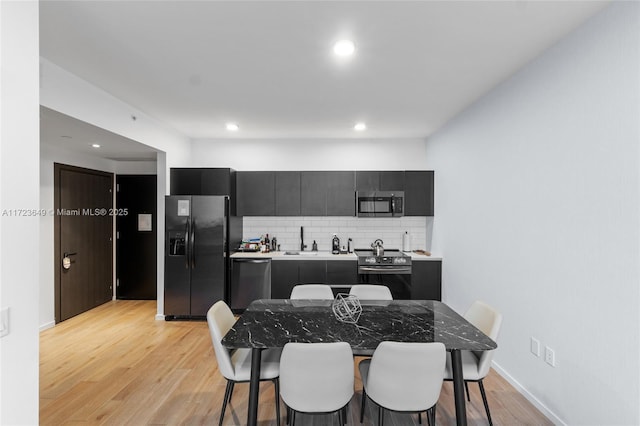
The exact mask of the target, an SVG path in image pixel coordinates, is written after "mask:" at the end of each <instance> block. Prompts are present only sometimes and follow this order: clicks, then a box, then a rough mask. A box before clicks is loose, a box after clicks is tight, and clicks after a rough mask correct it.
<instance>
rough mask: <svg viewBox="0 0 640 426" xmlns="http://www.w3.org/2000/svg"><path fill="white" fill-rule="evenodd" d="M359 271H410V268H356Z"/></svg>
mask: <svg viewBox="0 0 640 426" xmlns="http://www.w3.org/2000/svg"><path fill="white" fill-rule="evenodd" d="M358 271H359V272H377V273H388V272H405V273H410V272H411V268H367V267H362V266H361V267H360V268H358Z"/></svg>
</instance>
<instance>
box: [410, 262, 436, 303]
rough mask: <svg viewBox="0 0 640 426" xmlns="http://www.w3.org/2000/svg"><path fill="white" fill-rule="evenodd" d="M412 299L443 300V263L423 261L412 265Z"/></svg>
mask: <svg viewBox="0 0 640 426" xmlns="http://www.w3.org/2000/svg"><path fill="white" fill-rule="evenodd" d="M411 268H412V274H411V299H413V300H442V262H441V261H439V260H422V261H417V262H412V264H411Z"/></svg>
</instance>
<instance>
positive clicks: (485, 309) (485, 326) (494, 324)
mask: <svg viewBox="0 0 640 426" xmlns="http://www.w3.org/2000/svg"><path fill="white" fill-rule="evenodd" d="M463 316H464V318H465V319H466V320H467V321H469V322H470V323H471V324H473V325H474V326H475V327H476V328H477V329H479V330H480V331H482V332H483V333H484V334H486V335H487V336H489V337H490V338H491V339H492V340H493V341H496V339H497V338H498V334H499V333H500V327H501V326H502V314H500V313H499V312H498V311H496V310H495V309H494V308H492V307H491V306H489V305H487V304H486V303H484V302H481V301H475V302H473V304H472V305H471V306H470V307H469V309H468V310H467V312H465V314H464V315H463ZM494 351H495V350H491V351H479V352H473V351H462V353H461V355H462V377H463V378H464V386H465V389H466V391H467V400H469V401H470V400H471V399H470V397H469V387H468V385H467V382H477V383H478V386H479V387H480V394H481V395H482V402H483V404H484V410H485V411H486V413H487V420H488V421H489V425H493V421H492V420H491V412H490V411H489V403H488V402H487V394H486V392H485V390H484V384H483V383H482V380H484V378H485V377H486V376H487V374H489V369H490V368H491V360H492V359H493V353H494ZM444 379H445V380H448V381H449V380H453V370H452V367H451V357H450V356H448V357H447V364H446V370H445V375H444Z"/></svg>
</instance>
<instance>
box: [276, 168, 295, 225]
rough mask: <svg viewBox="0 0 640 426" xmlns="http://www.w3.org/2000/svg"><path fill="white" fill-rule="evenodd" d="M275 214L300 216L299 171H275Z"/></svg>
mask: <svg viewBox="0 0 640 426" xmlns="http://www.w3.org/2000/svg"><path fill="white" fill-rule="evenodd" d="M275 197H276V199H275V208H276V216H300V172H275Z"/></svg>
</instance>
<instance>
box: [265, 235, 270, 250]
mask: <svg viewBox="0 0 640 426" xmlns="http://www.w3.org/2000/svg"><path fill="white" fill-rule="evenodd" d="M269 251H271V240H269V234H267V235H266V236H265V237H264V252H265V253H269Z"/></svg>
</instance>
